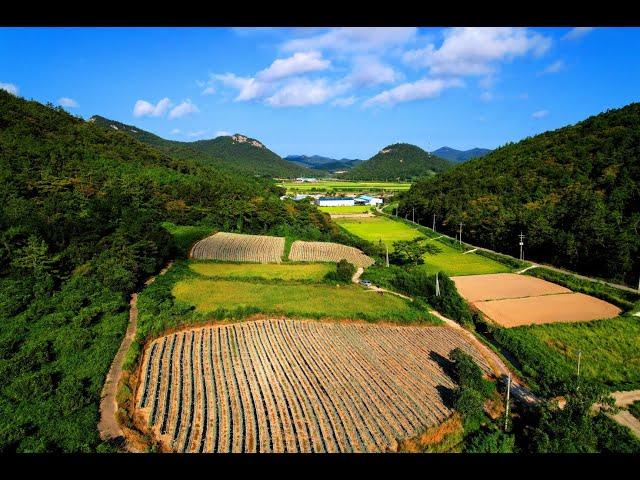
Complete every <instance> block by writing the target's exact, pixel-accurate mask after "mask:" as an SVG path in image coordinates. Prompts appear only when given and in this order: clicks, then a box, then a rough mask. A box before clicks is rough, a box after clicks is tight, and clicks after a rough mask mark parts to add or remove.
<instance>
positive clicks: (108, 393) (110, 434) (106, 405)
mask: <svg viewBox="0 0 640 480" xmlns="http://www.w3.org/2000/svg"><path fill="white" fill-rule="evenodd" d="M171 265H172V262H169V263H168V264H167V266H166V267H164V268H163V269H162V270H161V271H160V273H159V275H164V274H165V273H166V271H167V270H169V268H170V267H171ZM154 280H155V277H151V278H149V279H148V280H147V281H146V282H145V285H149V284H151V283H153V281H154ZM137 323H138V293H134V294H132V295H131V300H130V301H129V325H128V326H127V331H126V333H125V335H124V338H123V339H122V343H121V344H120V348H119V349H118V353H116V356H115V358H114V359H113V363H112V364H111V368H109V373H108V374H107V378H106V380H105V382H104V386H103V387H102V394H101V399H100V421H99V422H98V432H100V438H101V439H102V440H105V441H106V440H112V439H116V438H119V437H123V432H122V429H121V428H120V424H119V423H118V420H117V419H116V412H117V411H118V402H117V401H116V395H117V393H118V383H119V382H120V378H121V377H122V364H123V363H124V357H125V355H126V354H127V351H128V350H129V347H130V346H131V342H133V339H134V338H135V336H136V327H137Z"/></svg>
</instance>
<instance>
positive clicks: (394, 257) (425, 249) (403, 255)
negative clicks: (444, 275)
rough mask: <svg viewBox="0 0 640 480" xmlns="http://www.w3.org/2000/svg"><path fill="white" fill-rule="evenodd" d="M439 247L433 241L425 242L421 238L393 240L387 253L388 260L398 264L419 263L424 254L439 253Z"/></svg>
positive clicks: (422, 260)
mask: <svg viewBox="0 0 640 480" xmlns="http://www.w3.org/2000/svg"><path fill="white" fill-rule="evenodd" d="M441 251H442V249H440V248H439V247H438V246H437V245H436V244H434V243H427V242H426V241H425V239H423V238H414V239H413V240H399V241H397V242H393V251H392V252H391V254H390V255H389V261H391V262H393V263H395V264H398V265H407V264H409V265H414V266H415V265H421V264H423V263H424V256H425V255H427V254H429V255H435V254H437V253H440V252H441Z"/></svg>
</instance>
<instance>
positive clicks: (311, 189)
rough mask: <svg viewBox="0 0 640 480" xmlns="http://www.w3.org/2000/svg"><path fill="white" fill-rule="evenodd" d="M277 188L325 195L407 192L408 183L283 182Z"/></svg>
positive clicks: (292, 191)
mask: <svg viewBox="0 0 640 480" xmlns="http://www.w3.org/2000/svg"><path fill="white" fill-rule="evenodd" d="M278 185H279V186H281V187H284V188H286V189H287V193H325V192H329V191H336V192H352V193H361V192H370V193H382V192H400V191H403V190H409V187H410V186H411V183H409V182H348V181H339V180H320V181H318V182H310V183H307V182H304V183H299V182H292V181H284V182H280V183H278Z"/></svg>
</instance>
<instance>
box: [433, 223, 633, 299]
mask: <svg viewBox="0 0 640 480" xmlns="http://www.w3.org/2000/svg"><path fill="white" fill-rule="evenodd" d="M433 231H434V232H435V231H436V214H435V213H434V214H433ZM639 285H640V284H639ZM638 288H640V286H639V287H638Z"/></svg>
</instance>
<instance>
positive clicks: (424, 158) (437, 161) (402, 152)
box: [340, 143, 453, 181]
mask: <svg viewBox="0 0 640 480" xmlns="http://www.w3.org/2000/svg"><path fill="white" fill-rule="evenodd" d="M452 166H453V164H452V163H451V162H449V161H448V160H445V159H443V158H440V157H438V156H436V155H433V154H431V153H429V152H426V151H425V150H423V149H422V148H420V147H418V146H416V145H411V144H409V143H394V144H393V145H388V146H386V147H385V148H383V149H382V150H380V151H379V152H378V153H377V154H375V155H374V156H373V157H371V158H370V159H369V160H366V161H364V162H362V163H359V164H358V165H356V166H355V167H353V168H352V169H351V170H349V171H348V172H346V173H344V174H342V175H340V177H341V178H345V179H348V180H359V181H366V180H376V181H393V180H415V179H417V178H419V177H423V176H426V175H434V174H436V173H441V172H444V171H446V170H448V169H449V168H451V167H452Z"/></svg>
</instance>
